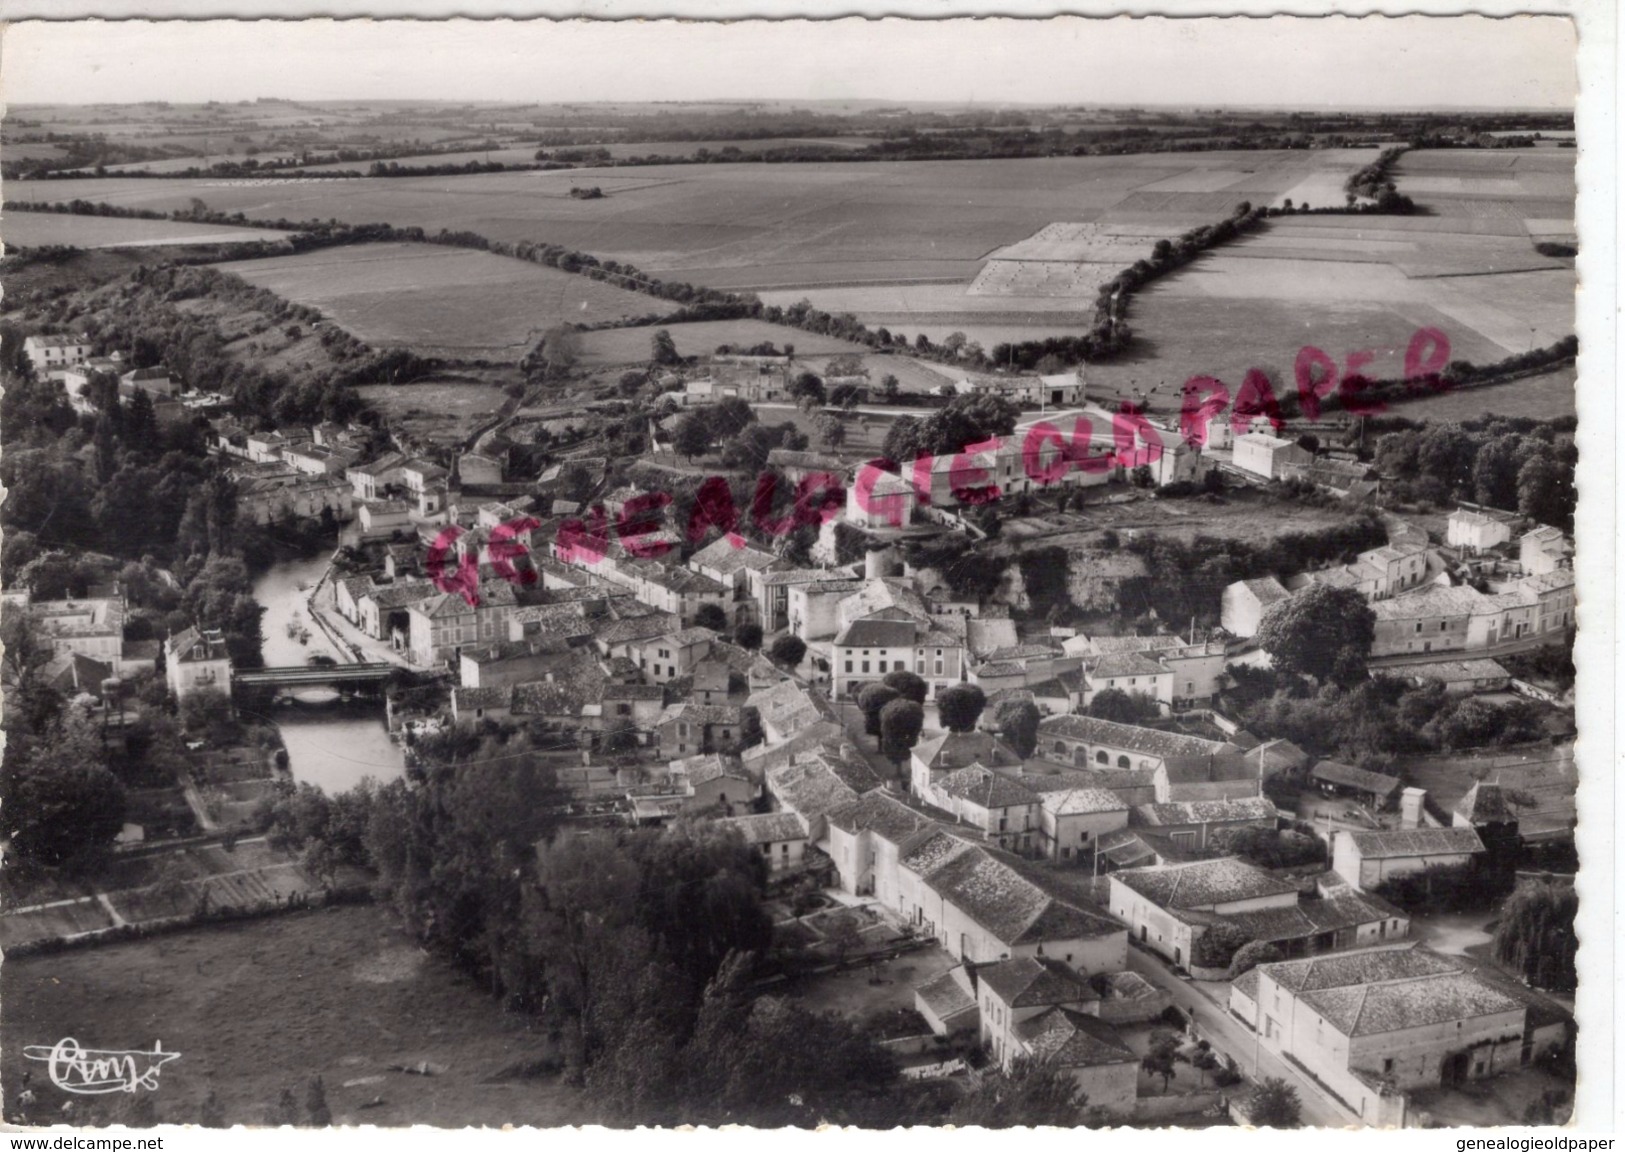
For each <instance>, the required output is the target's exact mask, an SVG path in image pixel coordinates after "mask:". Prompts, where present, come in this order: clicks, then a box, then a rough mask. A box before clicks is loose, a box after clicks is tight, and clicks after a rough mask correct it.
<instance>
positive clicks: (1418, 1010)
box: [1300, 972, 1523, 1036]
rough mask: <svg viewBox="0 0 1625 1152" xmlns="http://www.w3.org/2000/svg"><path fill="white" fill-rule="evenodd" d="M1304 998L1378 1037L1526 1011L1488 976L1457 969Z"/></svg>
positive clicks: (1341, 1027)
mask: <svg viewBox="0 0 1625 1152" xmlns="http://www.w3.org/2000/svg"><path fill="white" fill-rule="evenodd" d="M1300 999H1301V1000H1302V1001H1303V1003H1304V1004H1306V1005H1308V1006H1309V1007H1310V1008H1312V1009H1314V1010H1315V1011H1316V1012H1318V1013H1320V1015H1321V1016H1323V1017H1325V1020H1326V1023H1327V1024H1329V1025H1331V1026H1332V1027H1333V1028H1335V1029H1337V1030H1338V1031H1339V1032H1341V1033H1343V1035H1345V1036H1373V1035H1378V1034H1380V1033H1384V1032H1399V1031H1404V1030H1407V1029H1411V1028H1425V1027H1427V1026H1429V1025H1433V1024H1446V1023H1449V1022H1450V1021H1452V1020H1471V1019H1475V1018H1477V1017H1480V1016H1494V1015H1498V1014H1500V1013H1504V1012H1517V1011H1521V1010H1522V1009H1523V1004H1522V1002H1521V1001H1518V1000H1514V999H1513V998H1512V997H1510V996H1508V995H1507V994H1506V993H1504V992H1502V991H1500V990H1499V989H1497V988H1496V987H1495V986H1494V985H1492V984H1490V983H1489V982H1488V981H1487V980H1485V979H1483V978H1482V977H1480V976H1478V975H1476V974H1475V973H1472V972H1456V973H1451V974H1448V975H1441V976H1430V977H1424V978H1422V979H1417V980H1404V981H1400V982H1398V983H1393V984H1362V985H1355V986H1353V987H1349V988H1327V989H1325V990H1323V991H1318V992H1306V993H1304V994H1303V995H1302V996H1301V997H1300Z"/></svg>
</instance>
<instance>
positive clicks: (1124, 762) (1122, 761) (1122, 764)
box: [1117, 756, 1129, 768]
mask: <svg viewBox="0 0 1625 1152" xmlns="http://www.w3.org/2000/svg"><path fill="white" fill-rule="evenodd" d="M1117 766H1118V767H1119V768H1127V767H1128V766H1129V763H1128V757H1127V756H1119V757H1118V758H1117Z"/></svg>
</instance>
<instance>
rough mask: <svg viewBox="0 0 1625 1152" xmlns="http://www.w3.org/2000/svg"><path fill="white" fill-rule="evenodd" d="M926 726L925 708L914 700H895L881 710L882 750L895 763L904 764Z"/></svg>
mask: <svg viewBox="0 0 1625 1152" xmlns="http://www.w3.org/2000/svg"><path fill="white" fill-rule="evenodd" d="M924 727H925V709H924V708H922V707H920V706H919V705H918V704H916V703H914V701H912V700H893V701H892V702H891V703H890V704H888V705H886V706H885V707H884V708H882V709H881V710H880V751H881V754H882V755H883V756H885V757H886V759H888V760H890V761H891V762H892V763H894V764H902V763H903V761H905V760H907V759H908V754H909V752H911V751H912V750H913V748H914V745H915V744H917V743H918V742H919V739H920V731H921V729H923V728H924Z"/></svg>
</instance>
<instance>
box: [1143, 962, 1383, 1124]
mask: <svg viewBox="0 0 1625 1152" xmlns="http://www.w3.org/2000/svg"><path fill="white" fill-rule="evenodd" d="M1128 966H1129V970H1130V971H1132V972H1137V973H1139V974H1140V975H1141V976H1144V977H1145V978H1146V979H1147V980H1149V981H1151V983H1153V984H1155V985H1156V986H1157V987H1158V988H1161V989H1162V990H1163V991H1165V992H1167V993H1169V994H1170V995H1171V996H1172V997H1173V1000H1174V1003H1175V1004H1177V1005H1178V1006H1179V1007H1180V1009H1181V1010H1183V1011H1185V1012H1187V1013H1189V1014H1190V1016H1191V1017H1192V1018H1193V1019H1195V1020H1196V1022H1197V1024H1198V1025H1199V1026H1200V1028H1201V1030H1202V1035H1203V1036H1205V1037H1206V1038H1207V1039H1208V1040H1209V1041H1211V1042H1212V1043H1213V1045H1214V1047H1216V1048H1218V1049H1219V1050H1220V1051H1221V1052H1224V1053H1225V1054H1226V1055H1228V1056H1231V1057H1233V1058H1234V1059H1235V1061H1236V1063H1237V1064H1238V1065H1240V1066H1241V1069H1242V1071H1243V1072H1244V1073H1247V1072H1251V1071H1252V1068H1253V1060H1254V1054H1255V1053H1256V1056H1257V1060H1258V1075H1259V1076H1278V1077H1280V1078H1281V1079H1282V1080H1285V1081H1286V1082H1287V1083H1288V1084H1290V1085H1292V1086H1293V1087H1294V1088H1296V1089H1297V1090H1298V1098H1299V1099H1300V1100H1301V1101H1302V1102H1303V1123H1304V1125H1305V1126H1306V1127H1315V1128H1349V1127H1358V1126H1359V1125H1360V1118H1359V1117H1358V1116H1356V1115H1355V1114H1354V1113H1352V1112H1350V1111H1349V1110H1348V1109H1347V1108H1345V1107H1343V1105H1342V1104H1340V1103H1338V1102H1337V1101H1336V1100H1333V1099H1332V1098H1331V1097H1330V1096H1327V1095H1326V1093H1325V1092H1323V1091H1321V1089H1320V1088H1319V1087H1318V1086H1317V1085H1316V1084H1315V1082H1314V1081H1312V1080H1310V1079H1309V1078H1308V1077H1306V1076H1304V1075H1303V1074H1302V1073H1301V1072H1299V1071H1298V1070H1297V1069H1295V1068H1293V1067H1292V1066H1291V1065H1290V1064H1288V1063H1286V1061H1284V1060H1282V1059H1281V1058H1280V1057H1278V1056H1276V1055H1275V1054H1274V1053H1272V1052H1270V1051H1269V1050H1268V1049H1266V1048H1264V1047H1263V1046H1262V1045H1256V1046H1255V1042H1256V1036H1255V1034H1254V1033H1253V1031H1252V1030H1251V1029H1250V1028H1248V1027H1247V1026H1246V1025H1244V1024H1242V1022H1241V1021H1239V1020H1237V1019H1236V1018H1235V1017H1234V1016H1232V1015H1230V1013H1229V1012H1228V1011H1227V1010H1225V1009H1223V1008H1220V1007H1218V1006H1217V1005H1215V1004H1214V1003H1213V1001H1211V1000H1209V999H1208V998H1207V997H1206V996H1204V995H1202V993H1200V992H1198V991H1197V990H1196V988H1195V987H1194V986H1193V985H1192V984H1191V983H1189V982H1187V981H1184V980H1181V979H1180V978H1179V977H1177V976H1175V975H1174V974H1173V973H1172V972H1170V971H1169V970H1168V969H1167V968H1166V967H1165V966H1164V965H1163V963H1162V961H1160V960H1158V959H1157V958H1156V957H1155V956H1152V955H1150V954H1149V953H1147V952H1143V951H1141V950H1140V949H1138V948H1133V947H1131V948H1130V949H1129V950H1128ZM1214 987H1223V988H1228V987H1229V986H1228V985H1215V986H1214Z"/></svg>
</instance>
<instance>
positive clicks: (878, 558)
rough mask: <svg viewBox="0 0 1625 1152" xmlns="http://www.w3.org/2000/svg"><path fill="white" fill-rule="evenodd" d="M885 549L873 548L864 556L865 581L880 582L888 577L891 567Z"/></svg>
mask: <svg viewBox="0 0 1625 1152" xmlns="http://www.w3.org/2000/svg"><path fill="white" fill-rule="evenodd" d="M886 559H887V555H886V549H884V548H872V549H870V550H869V551H868V552H865V553H864V554H863V578H864V579H865V580H879V579H880V578H881V577H882V576H884V575H886V570H887V568H888V567H889V565H888V564H887V562H886Z"/></svg>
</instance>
